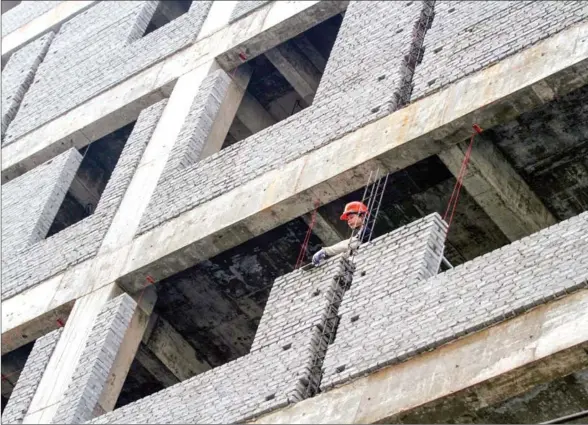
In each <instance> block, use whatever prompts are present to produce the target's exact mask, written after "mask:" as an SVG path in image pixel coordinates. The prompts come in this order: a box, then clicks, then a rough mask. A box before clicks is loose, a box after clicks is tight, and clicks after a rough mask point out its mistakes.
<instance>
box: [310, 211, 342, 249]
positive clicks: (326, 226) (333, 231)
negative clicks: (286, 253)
mask: <svg viewBox="0 0 588 425" xmlns="http://www.w3.org/2000/svg"><path fill="white" fill-rule="evenodd" d="M302 219H303V220H304V222H305V223H306V224H308V225H309V226H310V223H311V220H312V218H311V214H305V215H303V216H302ZM312 231H313V232H314V234H315V235H317V236H318V237H319V238H320V240H321V241H323V243H324V244H325V245H326V246H330V245H334V244H336V243H337V242H341V241H342V240H343V239H346V237H345V235H342V234H341V233H339V230H337V228H336V227H335V226H333V225H332V224H331V223H330V222H329V221H328V220H327V219H326V218H325V217H324V216H323V215H321V214H320V213H318V212H317V213H316V216H315V219H314V226H313V228H312Z"/></svg>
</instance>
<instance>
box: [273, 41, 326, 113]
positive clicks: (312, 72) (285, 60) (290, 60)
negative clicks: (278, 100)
mask: <svg viewBox="0 0 588 425" xmlns="http://www.w3.org/2000/svg"><path fill="white" fill-rule="evenodd" d="M265 55H266V57H267V58H268V59H269V61H270V62H271V63H272V65H274V66H275V67H276V68H277V69H278V71H280V73H281V74H282V75H283V76H284V78H286V80H288V82H289V83H290V84H291V85H292V87H294V90H296V92H297V93H298V94H299V95H300V96H301V97H302V98H303V99H304V101H305V102H307V103H308V104H311V103H312V100H313V99H314V95H315V93H316V90H317V88H318V86H319V82H320V80H321V75H320V73H319V71H318V70H317V69H316V68H315V67H314V65H313V64H312V63H311V62H310V61H309V60H308V59H306V57H304V55H302V54H301V53H300V52H298V50H296V48H294V46H292V45H291V44H290V43H289V42H286V43H283V44H281V45H279V46H277V47H274V48H273V49H271V50H268V51H267V52H265Z"/></svg>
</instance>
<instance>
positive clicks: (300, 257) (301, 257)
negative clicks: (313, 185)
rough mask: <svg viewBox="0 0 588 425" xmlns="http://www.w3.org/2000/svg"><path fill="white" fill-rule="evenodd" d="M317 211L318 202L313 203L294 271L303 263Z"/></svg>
mask: <svg viewBox="0 0 588 425" xmlns="http://www.w3.org/2000/svg"><path fill="white" fill-rule="evenodd" d="M317 209H318V201H317V202H315V209H314V211H313V212H312V215H311V217H310V224H309V225H308V230H307V231H306V235H305V236H304V242H302V246H301V247H300V253H299V254H298V258H297V259H296V266H295V267H294V269H297V268H299V267H300V266H302V263H303V262H304V256H305V255H306V250H307V249H308V242H310V236H311V235H312V229H313V227H314V223H315V221H316V214H317Z"/></svg>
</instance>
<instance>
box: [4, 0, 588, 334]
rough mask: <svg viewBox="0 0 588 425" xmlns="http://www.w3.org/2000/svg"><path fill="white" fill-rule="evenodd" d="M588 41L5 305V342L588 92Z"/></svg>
mask: <svg viewBox="0 0 588 425" xmlns="http://www.w3.org/2000/svg"><path fill="white" fill-rule="evenodd" d="M277 3H280V2H277ZM328 3H334V2H328ZM245 19H246V18H245ZM586 37H588V23H583V24H581V25H577V26H575V27H573V28H569V29H567V30H565V31H562V32H561V33H558V34H557V35H555V36H554V37H551V38H548V39H545V40H543V41H541V42H539V43H537V44H535V45H534V46H532V47H531V48H529V49H526V50H524V51H522V52H520V53H518V54H515V55H513V56H510V57H508V58H507V59H505V60H503V61H501V62H499V63H497V64H495V65H494V66H491V67H489V68H486V69H484V70H482V71H480V72H478V73H476V74H473V75H471V76H469V77H466V78H464V79H463V80H461V81H459V82H457V83H456V84H453V85H451V86H449V87H447V88H446V89H444V90H441V91H439V92H438V93H435V94H434V95H431V96H428V97H426V98H423V99H421V100H419V101H417V102H414V103H413V104H410V105H408V106H407V107H406V108H403V109H401V110H399V111H396V112H395V113H393V114H391V115H389V116H387V117H384V118H382V119H380V120H377V121H375V122H373V123H370V124H368V125H366V126H364V127H362V128H360V129H359V130H357V131H355V132H353V133H350V134H347V135H346V136H344V137H342V138H341V139H339V140H335V141H333V142H331V143H330V144H328V145H327V146H325V147H323V148H321V149H317V150H315V151H313V152H311V153H310V154H308V155H305V156H304V157H302V158H299V159H297V160H295V161H292V162H290V163H288V164H285V165H284V166H283V167H281V168H280V169H277V170H272V171H270V172H268V173H266V174H264V175H262V176H260V177H258V178H256V179H254V180H252V181H250V182H248V183H246V184H244V185H242V186H241V187H239V188H236V189H234V190H232V191H230V192H227V193H225V194H223V195H221V196H218V197H216V198H214V199H212V200H211V201H209V202H206V203H205V204H203V205H200V206H198V207H196V208H194V209H192V210H190V211H187V212H185V213H184V214H182V215H180V216H178V217H176V218H174V219H173V220H170V221H168V222H167V223H164V224H162V225H161V226H158V227H157V228H156V229H153V230H151V231H149V232H146V233H145V234H143V235H141V236H139V237H137V238H135V239H134V240H133V241H132V242H131V243H130V244H128V245H125V246H122V247H120V248H118V249H117V251H114V252H112V253H107V254H105V255H99V256H98V257H96V258H95V259H93V260H91V261H87V262H85V263H83V264H80V265H77V266H75V267H72V268H71V269H70V270H68V271H67V272H66V273H62V274H60V275H57V276H55V277H53V278H51V279H48V280H47V281H45V282H43V283H41V284H39V285H37V286H36V287H34V288H31V289H30V290H27V291H25V292H23V293H22V294H18V295H17V296H15V297H13V298H10V299H8V300H6V301H4V302H3V303H2V307H3V308H2V318H3V320H2V332H3V333H2V337H3V341H4V336H5V334H6V335H9V334H18V333H19V332H20V330H21V329H23V328H24V327H27V326H29V327H30V326H33V324H35V322H36V321H37V316H40V317H43V315H45V314H50V312H51V311H53V310H55V309H57V308H59V307H60V306H62V305H66V304H67V303H71V302H72V300H75V299H76V298H77V297H79V296H81V295H83V294H84V293H87V291H89V290H95V289H96V288H97V287H99V285H103V282H112V281H113V280H114V279H118V281H119V282H121V283H122V284H124V285H125V286H127V287H128V288H131V289H133V291H132V292H134V291H135V290H137V289H141V288H143V287H144V285H145V276H146V275H151V276H152V277H153V278H154V279H155V280H161V279H163V278H165V277H168V276H170V275H172V274H175V273H177V272H179V271H181V270H184V269H186V268H188V267H190V266H192V265H194V264H196V263H198V262H200V261H203V260H205V259H208V258H210V257H213V256H214V255H217V254H218V253H220V252H223V251H225V250H227V249H230V248H232V247H234V246H237V245H238V244H240V243H242V242H245V241H246V240H249V239H251V238H252V237H254V236H257V235H260V234H262V233H264V232H266V231H267V230H270V229H272V228H274V227H276V226H278V225H280V224H283V223H285V222H287V221H289V220H292V219H294V218H296V217H299V216H301V215H303V214H305V213H308V212H309V211H311V210H313V209H314V208H315V206H314V200H315V199H321V201H322V202H323V203H328V202H330V201H332V200H334V199H337V198H338V197H340V196H342V195H344V194H347V193H349V192H352V191H353V190H356V189H359V188H360V186H361V185H362V184H363V182H364V181H365V180H366V178H367V176H368V175H369V173H370V171H372V170H373V169H374V168H375V167H377V166H380V167H382V168H387V169H388V170H389V171H396V170H399V169H403V168H405V167H407V166H408V165H411V164H414V163H415V162H417V161H419V160H421V159H423V158H426V157H428V156H430V155H435V154H438V153H439V152H441V151H442V150H444V149H447V148H449V147H451V146H452V145H454V144H457V143H459V142H461V141H463V140H465V139H466V138H467V137H468V135H469V134H470V132H471V126H472V124H473V123H478V124H480V125H481V126H482V128H491V127H492V126H494V125H497V124H499V123H503V122H508V121H509V120H512V119H513V118H515V117H517V116H518V115H520V114H522V113H523V112H525V111H528V110H531V109H533V108H535V107H537V106H539V105H542V104H544V103H546V102H549V101H550V100H552V99H553V98H554V97H555V96H562V95H564V94H565V93H568V92H570V91H572V90H573V89H575V88H578V87H581V86H583V85H585V84H587V83H588V45H587V44H586V43H582V40H585V39H586ZM464 93H484V96H465V95H464ZM365 140H370V143H371V145H370V149H365V143H364V141H365ZM268 188H269V190H265V191H264V189H268ZM260 194H262V195H260ZM203 220H204V221H203ZM195 221H198V222H199V223H201V225H200V226H198V227H194V226H190V225H189V223H191V222H195ZM188 226H190V228H191V231H190V232H180V231H178V229H184V228H186V227H188ZM85 269H91V270H93V272H92V273H93V275H91V276H90V277H88V274H87V271H84V270H85ZM84 273H86V274H84ZM80 276H84V278H81V277H80ZM88 279H91V283H89V282H88ZM33 291H34V292H33ZM33 293H34V294H36V296H35V297H30V298H28V297H27V294H28V296H30V295H32V294H33ZM26 298H28V299H29V300H27V299H26ZM30 299H32V300H34V302H33V301H30ZM23 302H24V303H28V304H29V308H27V309H26V311H23Z"/></svg>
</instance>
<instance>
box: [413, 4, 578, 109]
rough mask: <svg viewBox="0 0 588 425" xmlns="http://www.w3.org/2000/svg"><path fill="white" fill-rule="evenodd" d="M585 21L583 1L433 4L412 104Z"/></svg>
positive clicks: (415, 79) (415, 81)
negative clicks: (432, 13)
mask: <svg viewBox="0 0 588 425" xmlns="http://www.w3.org/2000/svg"><path fill="white" fill-rule="evenodd" d="M587 18H588V5H587V4H586V3H585V2H582V1H484V2H479V1H460V2H455V1H437V2H436V3H435V19H434V20H433V25H432V27H431V29H430V30H429V31H428V32H427V34H426V36H425V44H424V47H425V54H424V57H423V61H422V63H421V65H420V66H418V67H417V70H416V73H415V77H414V86H415V87H414V92H413V100H415V99H418V98H421V97H423V96H427V95H428V94H431V93H432V92H434V91H437V90H439V89H441V88H443V87H445V86H447V85H448V84H451V83H453V82H456V81H458V80H459V79H461V78H463V77H465V76H467V75H470V74H472V73H474V72H477V71H479V70H481V69H484V68H487V67H488V66H490V65H492V64H495V63H496V62H498V61H500V60H502V59H504V58H505V57H507V56H510V55H512V54H514V53H517V52H519V51H521V50H523V49H525V48H527V47H529V46H531V45H533V44H534V43H537V42H538V41H540V40H542V39H545V38H547V37H549V36H551V35H553V34H555V33H557V32H559V31H561V30H563V29H565V28H568V27H570V26H571V25H573V24H575V23H577V22H581V21H585V20H586V19H587Z"/></svg>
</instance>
